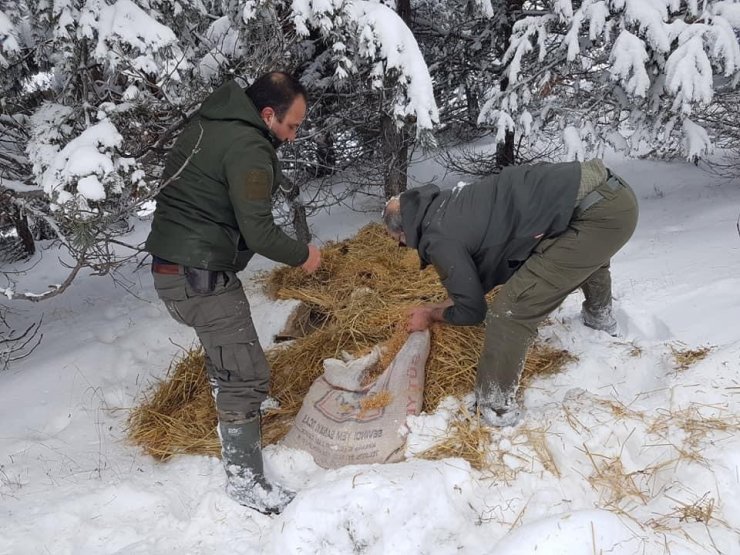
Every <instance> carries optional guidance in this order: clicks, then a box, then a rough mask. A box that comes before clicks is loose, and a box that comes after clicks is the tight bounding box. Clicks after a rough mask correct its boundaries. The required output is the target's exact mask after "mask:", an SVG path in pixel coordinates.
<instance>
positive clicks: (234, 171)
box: [146, 81, 308, 272]
mask: <svg viewBox="0 0 740 555" xmlns="http://www.w3.org/2000/svg"><path fill="white" fill-rule="evenodd" d="M201 133H202V135H201ZM191 155H192V158H191V159H190V160H189V161H188V157H189V156H191ZM178 172H180V173H179V175H177V177H176V178H175V179H174V180H173V181H172V182H171V183H169V184H168V185H167V186H166V187H164V189H162V191H160V193H159V194H158V195H157V197H156V201H157V208H156V210H155V212H154V219H153V221H152V228H151V232H150V234H149V237H148V238H147V241H146V250H147V251H149V252H150V253H152V254H153V255H155V256H158V257H160V258H163V259H165V260H169V261H171V262H176V263H178V264H182V265H184V266H191V267H196V268H204V269H207V270H213V271H234V272H237V271H240V270H243V269H244V268H245V267H246V265H247V263H248V262H249V260H250V259H251V258H252V256H253V255H254V253H259V254H261V255H263V256H265V257H267V258H269V259H271V260H275V261H276V262H282V263H284V264H288V265H290V266H299V265H301V264H303V262H305V261H306V259H307V258H308V246H307V245H306V244H304V243H301V242H299V241H296V240H295V239H292V238H291V237H289V236H288V235H286V234H285V233H284V232H283V231H282V230H281V229H280V228H279V227H278V226H277V225H276V224H275V221H274V220H273V217H272V202H271V200H272V195H273V193H275V191H277V189H278V187H279V185H280V168H279V163H278V159H277V155H276V154H275V147H274V146H273V143H272V142H271V133H270V131H269V130H268V129H267V127H266V126H265V124H264V122H263V121H262V119H261V118H260V116H259V114H258V112H257V109H256V108H255V106H254V104H253V103H252V101H251V100H250V98H249V97H248V96H247V95H246V93H245V92H244V89H242V88H241V87H240V86H239V85H238V84H236V83H235V82H234V81H230V82H228V83H226V84H225V85H223V86H221V87H220V88H218V89H217V90H216V91H214V92H213V94H211V95H210V96H209V97H208V98H207V99H206V100H205V101H204V102H203V104H202V105H201V107H200V110H199V112H198V114H197V115H196V116H195V117H194V118H193V120H192V121H191V122H190V123H189V124H188V125H187V126H186V128H185V129H184V130H183V132H182V133H181V134H180V136H179V137H178V139H177V141H176V142H175V144H174V146H173V147H172V149H171V150H170V152H169V153H168V155H167V159H166V162H165V169H164V173H163V174H162V180H163V181H166V180H168V179H170V177H171V176H173V175H176V174H177V173H178Z"/></svg>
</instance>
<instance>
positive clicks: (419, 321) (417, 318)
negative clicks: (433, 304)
mask: <svg viewBox="0 0 740 555" xmlns="http://www.w3.org/2000/svg"><path fill="white" fill-rule="evenodd" d="M431 324H432V309H431V308H428V307H426V306H416V307H414V308H412V309H410V310H409V312H408V320H407V322H406V329H407V330H408V331H410V332H412V331H424V330H425V329H427V328H428V327H429V326H430V325H431Z"/></svg>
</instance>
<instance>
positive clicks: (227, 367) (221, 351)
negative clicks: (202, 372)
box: [201, 337, 270, 414]
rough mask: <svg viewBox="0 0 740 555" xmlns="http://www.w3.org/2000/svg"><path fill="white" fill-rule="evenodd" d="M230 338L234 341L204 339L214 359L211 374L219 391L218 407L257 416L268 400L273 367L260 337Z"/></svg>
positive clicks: (212, 359)
mask: <svg viewBox="0 0 740 555" xmlns="http://www.w3.org/2000/svg"><path fill="white" fill-rule="evenodd" d="M204 339H205V341H204ZM229 339H233V338H229V337H226V338H224V337H220V338H216V339H215V340H214V341H210V340H209V339H207V338H202V339H201V341H202V342H203V347H204V349H205V350H206V353H207V354H208V358H209V359H210V360H209V361H210V364H209V365H208V366H209V368H208V371H209V374H211V376H210V378H211V381H212V383H213V385H214V386H215V388H216V395H215V397H216V407H217V408H218V409H219V411H222V410H223V411H236V412H240V413H246V414H250V413H254V412H255V411H258V410H259V408H260V405H261V404H262V401H264V400H265V398H266V397H267V394H268V390H269V383H270V367H269V365H268V363H267V359H266V358H265V354H264V352H263V351H262V347H261V346H260V344H259V341H258V340H257V339H256V338H254V339H252V340H247V339H245V338H240V337H238V338H236V339H238V340H236V341H234V340H229Z"/></svg>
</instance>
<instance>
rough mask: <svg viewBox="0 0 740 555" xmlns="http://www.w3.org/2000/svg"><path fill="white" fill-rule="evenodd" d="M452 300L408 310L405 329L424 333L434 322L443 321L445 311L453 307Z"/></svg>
mask: <svg viewBox="0 0 740 555" xmlns="http://www.w3.org/2000/svg"><path fill="white" fill-rule="evenodd" d="M454 304H455V303H454V302H453V300H452V299H449V298H448V299H445V300H444V301H442V302H441V303H434V304H425V305H421V306H415V307H413V308H410V309H409V310H408V320H407V321H406V329H407V330H408V331H410V332H412V331H424V330H425V329H427V328H428V327H429V326H431V325H432V324H433V323H434V322H444V321H445V309H446V308H447V307H450V306H454Z"/></svg>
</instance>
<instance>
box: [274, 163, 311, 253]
mask: <svg viewBox="0 0 740 555" xmlns="http://www.w3.org/2000/svg"><path fill="white" fill-rule="evenodd" d="M283 185H285V187H283V186H282V185H281V188H283V191H285V193H284V194H285V198H286V199H287V200H288V204H289V205H290V213H291V222H292V224H293V229H294V230H295V236H296V239H298V240H299V241H301V242H302V243H310V242H311V231H310V230H309V229H308V219H307V218H306V207H305V206H303V204H302V203H301V202H300V201H299V199H298V197H299V195H300V189H299V188H298V185H296V183H295V181H293V180H292V179H289V178H288V177H287V176H286V175H283Z"/></svg>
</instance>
